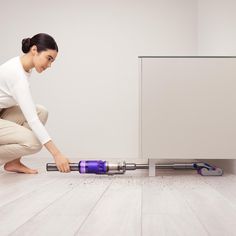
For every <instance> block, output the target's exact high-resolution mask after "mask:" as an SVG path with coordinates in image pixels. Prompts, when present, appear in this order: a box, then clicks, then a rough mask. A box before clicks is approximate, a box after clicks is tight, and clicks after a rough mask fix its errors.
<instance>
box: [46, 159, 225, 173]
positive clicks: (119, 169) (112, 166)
mask: <svg viewBox="0 0 236 236" xmlns="http://www.w3.org/2000/svg"><path fill="white" fill-rule="evenodd" d="M69 165H70V170H71V171H79V173H80V174H98V175H105V174H106V175H115V174H124V173H125V172H126V171H131V170H137V169H149V165H148V164H136V163H126V162H125V161H123V162H117V163H110V162H107V161H102V160H87V161H86V160H83V161H80V162H79V163H70V164H69ZM155 167H156V169H174V170H186V169H189V170H196V171H197V172H198V174H200V175H203V176H221V175H222V174H223V170H222V169H220V168H216V167H213V166H211V165H209V164H207V163H202V162H198V163H183V164H181V163H177V164H156V165H155ZM46 169H47V171H58V168H57V166H56V164H55V163H47V166H46Z"/></svg>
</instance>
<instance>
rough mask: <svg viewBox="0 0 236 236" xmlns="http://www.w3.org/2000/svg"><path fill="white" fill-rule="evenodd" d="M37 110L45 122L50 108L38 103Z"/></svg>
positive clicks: (41, 119)
mask: <svg viewBox="0 0 236 236" xmlns="http://www.w3.org/2000/svg"><path fill="white" fill-rule="evenodd" d="M36 110H37V113H38V117H39V119H40V121H41V122H42V123H43V124H45V123H46V122H47V119H48V110H47V109H46V108H45V107H44V106H42V105H36Z"/></svg>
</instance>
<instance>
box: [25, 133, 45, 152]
mask: <svg viewBox="0 0 236 236" xmlns="http://www.w3.org/2000/svg"><path fill="white" fill-rule="evenodd" d="M21 145H22V146H24V148H26V149H27V152H28V153H29V154H33V153H36V152H39V151H40V150H41V149H42V147H43V146H42V144H41V143H40V141H39V140H38V139H37V138H36V136H35V135H34V134H33V133H32V132H31V133H30V134H28V135H27V136H26V137H25V138H24V140H22V143H21Z"/></svg>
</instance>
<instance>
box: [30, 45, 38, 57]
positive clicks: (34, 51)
mask: <svg viewBox="0 0 236 236" xmlns="http://www.w3.org/2000/svg"><path fill="white" fill-rule="evenodd" d="M30 52H31V53H32V55H33V56H35V55H37V54H38V50H37V46H36V45H33V46H32V47H31V48H30Z"/></svg>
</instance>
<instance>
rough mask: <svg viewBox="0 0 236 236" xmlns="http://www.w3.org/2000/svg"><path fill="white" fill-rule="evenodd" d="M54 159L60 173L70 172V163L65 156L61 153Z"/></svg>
mask: <svg viewBox="0 0 236 236" xmlns="http://www.w3.org/2000/svg"><path fill="white" fill-rule="evenodd" d="M54 159H55V162H56V165H57V168H58V170H59V171H60V172H70V166H69V163H70V161H69V159H67V158H66V157H65V156H64V155H63V154H61V153H59V154H57V155H55V157H54Z"/></svg>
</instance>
